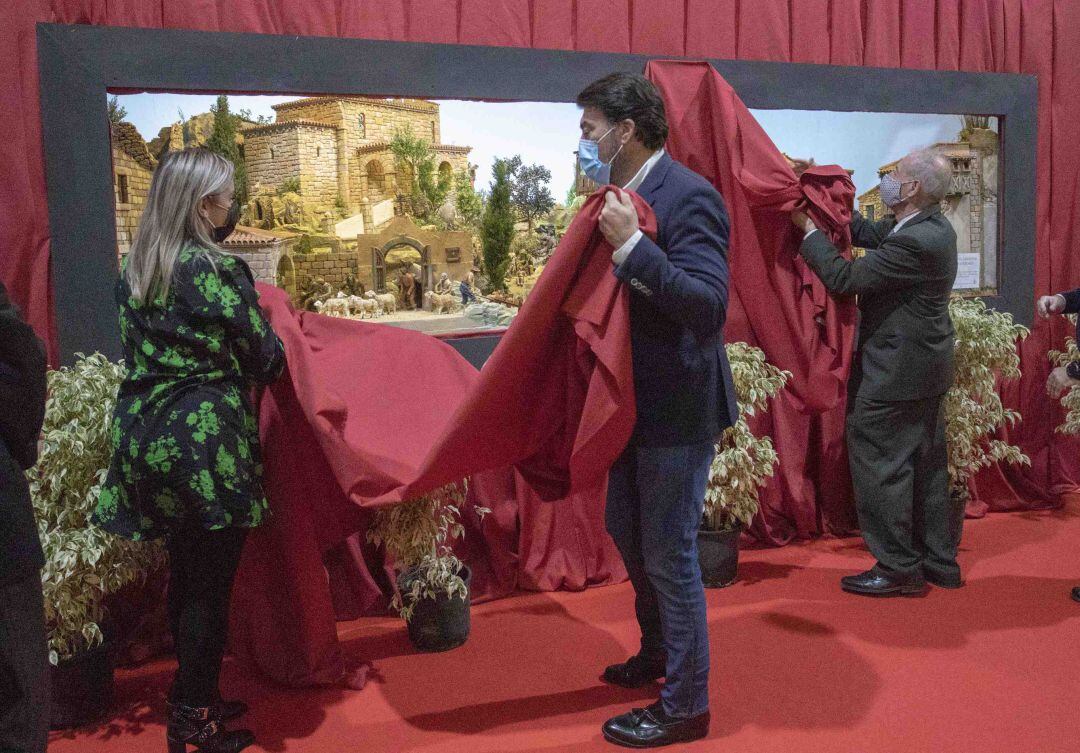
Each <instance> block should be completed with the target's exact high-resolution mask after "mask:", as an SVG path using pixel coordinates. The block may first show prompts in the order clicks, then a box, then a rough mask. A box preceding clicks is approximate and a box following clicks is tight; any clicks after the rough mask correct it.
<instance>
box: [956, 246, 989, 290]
mask: <svg viewBox="0 0 1080 753" xmlns="http://www.w3.org/2000/svg"><path fill="white" fill-rule="evenodd" d="M981 272H982V254H957V255H956V282H954V283H953V290H975V289H978V288H980V287H982V275H981V274H980V273H981Z"/></svg>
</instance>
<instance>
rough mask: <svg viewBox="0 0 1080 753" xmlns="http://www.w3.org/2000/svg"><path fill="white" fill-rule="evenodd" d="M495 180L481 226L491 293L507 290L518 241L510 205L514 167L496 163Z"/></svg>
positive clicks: (486, 271) (485, 264) (485, 267)
mask: <svg viewBox="0 0 1080 753" xmlns="http://www.w3.org/2000/svg"><path fill="white" fill-rule="evenodd" d="M494 173H495V180H494V181H493V182H492V184H491V195H490V196H489V197H488V201H487V206H486V207H485V208H484V219H483V221H482V223H481V227H480V236H481V242H482V243H483V256H484V271H485V273H486V274H487V277H488V286H489V288H490V289H491V290H505V289H506V270H507V268H508V267H509V266H510V258H511V257H510V246H511V244H512V243H513V241H514V210H513V207H512V206H511V205H510V188H511V186H510V164H509V163H508V162H507V161H505V160H501V159H496V160H495V169H494Z"/></svg>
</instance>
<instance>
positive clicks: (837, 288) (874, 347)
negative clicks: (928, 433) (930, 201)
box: [800, 206, 956, 402]
mask: <svg viewBox="0 0 1080 753" xmlns="http://www.w3.org/2000/svg"><path fill="white" fill-rule="evenodd" d="M895 225H896V221H895V220H893V219H887V220H882V221H881V222H876V223H874V222H867V221H866V220H865V219H863V217H862V215H860V214H859V213H857V212H856V213H855V217H854V218H853V220H852V222H851V239H852V243H853V244H854V245H856V246H858V247H860V248H865V249H867V254H866V256H864V257H862V258H860V259H855V260H853V261H848V260H846V259H844V258H843V257H842V256H840V254H839V252H838V251H837V250H836V248H835V247H834V246H833V245H832V243H830V242H829V239H828V238H827V237H826V236H825V234H824V233H820V232H818V233H813V234H812V235H811V236H810V237H809V238H806V239H805V240H804V241H803V243H802V248H801V249H800V251H801V253H802V255H803V258H805V259H806V262H807V264H809V265H810V268H811V269H813V270H814V273H815V274H817V276H818V277H820V278H821V281H822V282H823V283H824V284H825V287H826V288H828V289H829V291H830V292H831V293H834V294H836V295H857V296H858V297H859V311H860V314H861V317H860V323H859V339H858V342H859V353H858V356H857V357H856V359H855V364H854V365H853V367H852V373H851V379H852V381H853V384H852V390H851V394H852V395H857V396H858V397H861V398H865V399H867V400H884V401H889V402H898V401H905V400H923V399H926V398H931V397H936V396H938V395H941V394H943V393H944V392H946V391H947V390H948V389H949V387H951V386H952V382H953V345H954V341H955V339H956V333H955V331H954V330H953V324H952V319H951V318H950V317H949V296H950V294H951V293H952V286H953V282H954V281H955V279H956V233H955V231H953V228H952V226H951V225H950V224H949V221H948V220H946V219H945V217H944V216H943V215H942V214H941V210H940V209H939V208H938V207H937V206H933V207H930V208H928V209H924V210H923V211H922V212H920V213H919V214H917V215H915V217H913V218H912V219H910V220H908V221H907V222H906V223H905V224H904V226H903V227H902V228H900V230H898V231H897V232H896V233H893V234H892V235H889V232H890V231H891V230H892V229H893V227H894V226H895Z"/></svg>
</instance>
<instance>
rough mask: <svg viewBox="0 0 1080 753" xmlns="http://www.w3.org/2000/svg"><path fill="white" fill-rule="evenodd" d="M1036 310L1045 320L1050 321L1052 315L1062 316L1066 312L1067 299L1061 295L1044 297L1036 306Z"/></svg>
mask: <svg viewBox="0 0 1080 753" xmlns="http://www.w3.org/2000/svg"><path fill="white" fill-rule="evenodd" d="M1035 310H1036V311H1038V312H1039V316H1041V317H1042V318H1043V319H1049V318H1050V315H1051V314H1060V313H1061V312H1062V311H1064V310H1065V299H1064V298H1062V297H1061V296H1060V295H1044V296H1043V297H1042V298H1040V299H1039V300H1038V302H1037V303H1036V304H1035Z"/></svg>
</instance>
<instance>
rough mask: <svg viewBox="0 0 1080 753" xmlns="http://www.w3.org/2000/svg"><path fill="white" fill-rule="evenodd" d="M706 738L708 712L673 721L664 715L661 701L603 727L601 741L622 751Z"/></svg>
mask: <svg viewBox="0 0 1080 753" xmlns="http://www.w3.org/2000/svg"><path fill="white" fill-rule="evenodd" d="M707 734H709V712H708V711H706V712H705V713H704V714H698V715H697V716H692V717H689V718H687V719H677V718H675V717H672V716H668V715H667V714H666V713H665V712H664V706H663V703H662V702H661V701H657V702H656V703H654V704H653V705H651V706H649V707H648V708H645V709H634V710H633V711H630V712H629V713H626V714H621V715H619V716H617V717H615V718H613V719H608V720H607V721H606V722H605V723H604V739H605V740H607V741H608V742H611V743H615V744H616V745H621V746H623V747H624V748H659V747H661V746H664V745H671V744H672V743H686V742H690V741H691V740H700V739H701V738H703V737H705V736H706V735H707Z"/></svg>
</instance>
